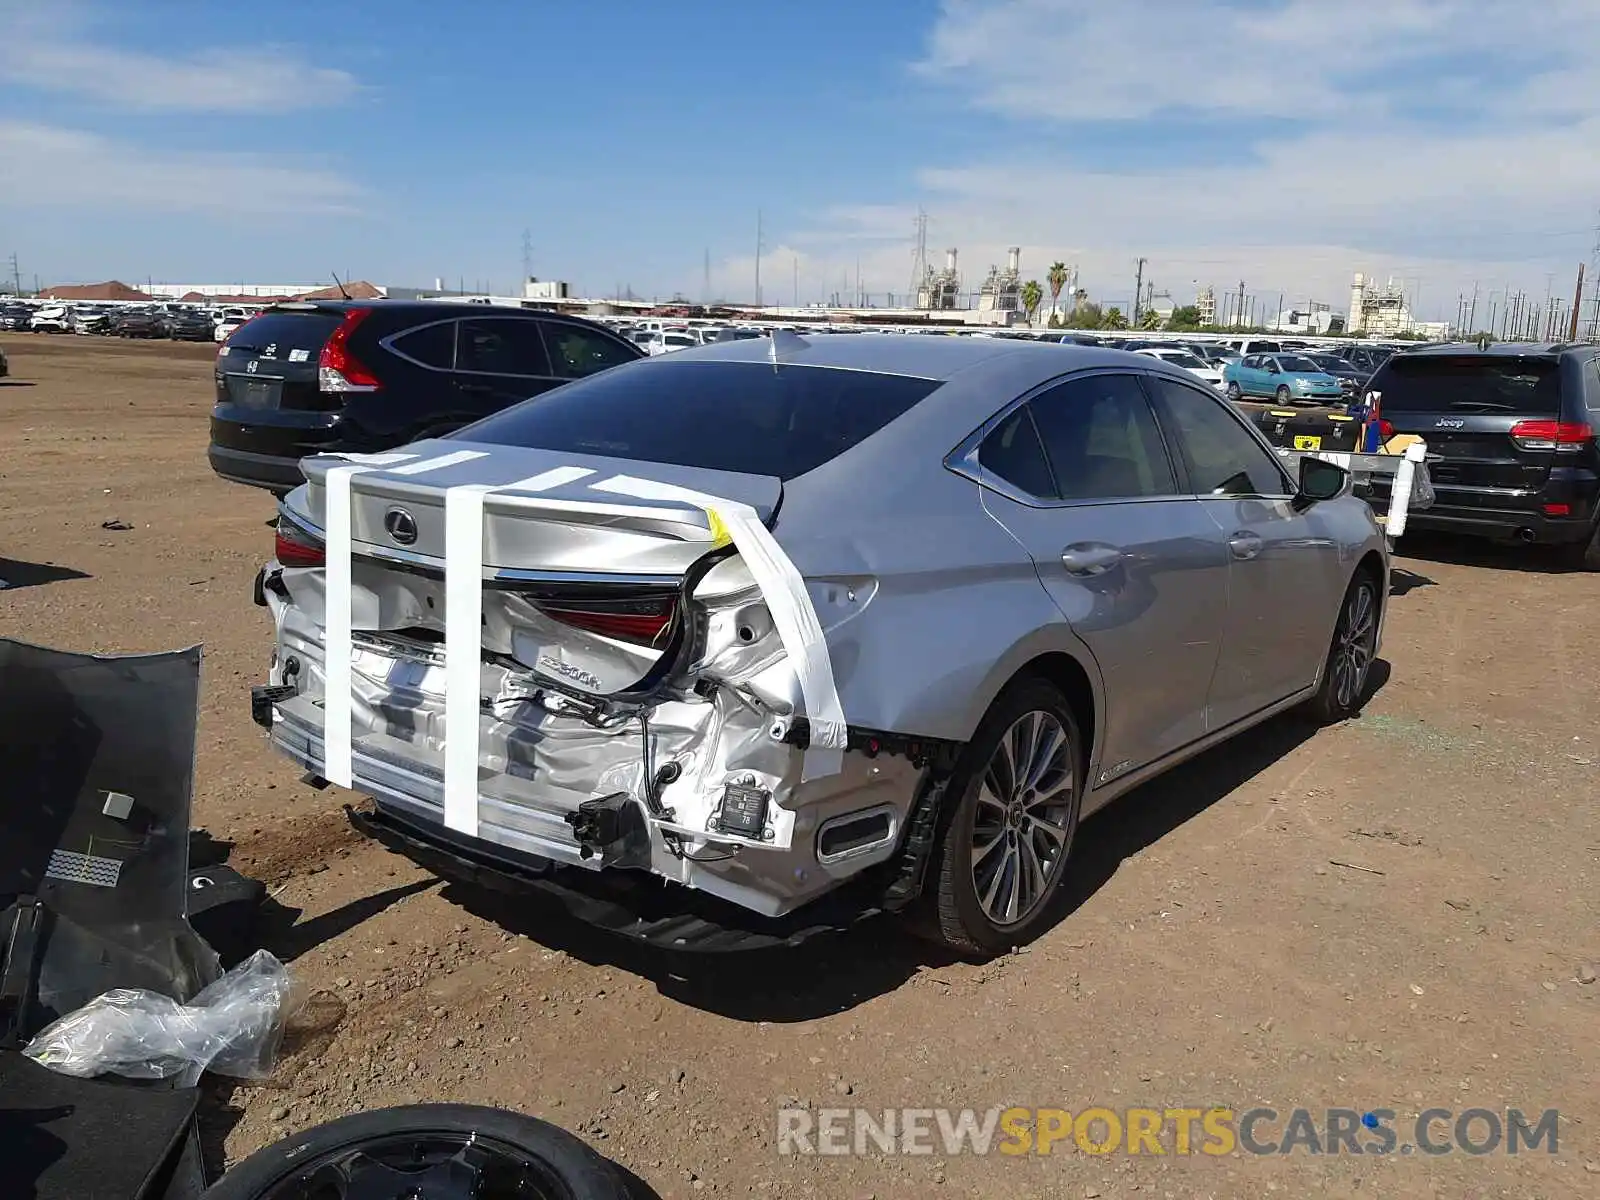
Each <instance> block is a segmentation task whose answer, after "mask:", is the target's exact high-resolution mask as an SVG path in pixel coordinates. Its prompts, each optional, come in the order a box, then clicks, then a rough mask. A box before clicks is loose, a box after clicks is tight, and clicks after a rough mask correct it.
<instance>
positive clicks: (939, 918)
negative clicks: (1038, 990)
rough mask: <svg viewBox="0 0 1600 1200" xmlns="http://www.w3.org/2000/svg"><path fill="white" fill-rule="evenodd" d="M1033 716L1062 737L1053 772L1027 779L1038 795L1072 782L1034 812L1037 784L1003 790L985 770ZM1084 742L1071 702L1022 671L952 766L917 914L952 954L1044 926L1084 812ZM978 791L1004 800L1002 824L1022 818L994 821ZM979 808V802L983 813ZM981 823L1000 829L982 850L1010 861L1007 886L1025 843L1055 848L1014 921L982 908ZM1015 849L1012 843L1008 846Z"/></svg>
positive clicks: (996, 946)
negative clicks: (978, 872)
mask: <svg viewBox="0 0 1600 1200" xmlns="http://www.w3.org/2000/svg"><path fill="white" fill-rule="evenodd" d="M1030 714H1033V715H1034V716H1035V717H1036V718H1043V719H1044V720H1045V721H1046V722H1053V730H1054V731H1056V732H1059V733H1060V734H1061V735H1062V737H1063V739H1064V745H1063V746H1062V747H1061V749H1060V751H1059V754H1051V755H1050V756H1049V761H1050V762H1051V764H1053V765H1052V766H1051V767H1050V769H1049V770H1048V771H1045V772H1038V773H1035V774H1034V777H1033V783H1034V785H1035V786H1036V787H1037V790H1038V792H1039V793H1041V796H1040V797H1039V800H1040V801H1042V800H1043V799H1044V798H1045V796H1048V794H1049V790H1048V789H1046V788H1044V787H1038V786H1037V785H1041V784H1045V783H1047V782H1051V783H1057V784H1066V783H1068V782H1069V781H1070V789H1071V790H1070V795H1065V796H1064V797H1063V798H1062V799H1060V800H1057V801H1054V802H1052V803H1050V804H1049V805H1048V806H1046V805H1044V804H1042V803H1041V805H1040V807H1039V808H1038V809H1031V808H1028V807H1026V802H1027V797H1030V796H1033V795H1034V788H1026V789H1024V788H1022V787H1020V786H1018V787H1015V788H1014V789H1008V788H1007V786H1006V784H1007V781H1006V779H1005V778H1004V772H1001V773H1000V774H998V775H993V776H991V772H990V768H991V764H992V763H993V762H994V760H995V759H996V756H997V754H998V753H999V751H1000V748H1001V743H1002V740H1004V739H1006V738H1007V737H1008V735H1011V734H1013V731H1014V730H1015V729H1016V728H1017V726H1018V723H1019V722H1022V721H1023V720H1024V719H1025V718H1028V717H1029V716H1030ZM1045 728H1047V729H1049V728H1051V727H1050V726H1045ZM1052 736H1053V733H1052ZM1082 749H1083V743H1082V739H1081V737H1080V735H1079V732H1078V722H1077V719H1076V717H1075V716H1074V715H1073V712H1072V706H1071V705H1070V704H1069V703H1068V702H1067V699H1066V697H1064V696H1063V695H1062V694H1061V692H1060V690H1059V689H1057V688H1056V687H1055V686H1054V685H1053V684H1051V683H1049V682H1048V681H1046V680H1043V679H1039V678H1027V677H1024V678H1022V679H1019V680H1017V681H1016V682H1014V683H1012V684H1011V685H1010V686H1009V687H1007V688H1006V690H1005V691H1003V692H1001V694H1000V695H999V696H998V697H997V698H996V699H995V702H994V704H993V705H992V706H991V707H990V709H989V711H988V713H987V714H985V716H984V718H983V720H982V722H981V723H980V724H979V725H978V729H977V732H975V733H974V734H973V736H972V740H971V741H970V742H969V743H968V744H967V747H966V749H965V750H963V751H962V754H961V757H960V759H959V760H958V761H957V763H956V767H955V770H954V771H953V772H952V773H951V777H950V781H949V786H948V788H947V789H946V792H945V806H944V811H943V812H942V813H941V816H940V825H941V829H940V836H939V842H938V845H937V846H936V847H935V850H934V858H933V862H932V863H931V864H930V868H931V869H930V874H929V881H928V893H927V895H926V896H925V897H924V903H925V906H926V910H927V911H926V912H925V913H924V914H923V915H924V920H923V921H922V923H921V931H922V932H924V933H926V934H928V935H930V936H932V937H933V938H934V939H935V940H937V941H938V942H940V943H941V944H942V945H944V946H946V947H948V948H949V949H951V950H953V951H955V952H956V953H957V954H961V955H963V956H968V957H977V958H987V957H992V956H994V955H997V954H1003V953H1005V952H1006V951H1007V950H1010V949H1011V948H1012V947H1014V946H1019V945H1022V944H1024V943H1026V942H1028V941H1030V940H1032V939H1033V938H1035V937H1037V936H1038V935H1039V934H1040V933H1041V932H1042V931H1043V929H1044V927H1045V925H1046V924H1047V923H1048V922H1049V921H1050V919H1051V918H1052V917H1053V916H1054V912H1053V908H1054V906H1053V905H1052V904H1051V899H1052V898H1053V897H1054V896H1055V894H1056V893H1057V891H1058V890H1059V888H1060V884H1061V880H1062V878H1063V877H1064V875H1065V871H1066V863H1067V860H1068V858H1069V857H1070V855H1071V853H1072V842H1073V837H1074V835H1075V834H1076V832H1077V828H1078V816H1079V813H1080V812H1081V810H1082V803H1083V776H1084V766H1083V753H1082ZM1020 782H1021V781H1018V783H1020ZM1064 790H1065V789H1063V792H1064ZM980 792H982V793H985V794H986V795H987V796H994V795H995V794H996V793H999V799H1000V800H1002V801H1008V802H1009V806H1008V808H1007V810H1006V811H1007V812H1008V815H1007V817H1006V818H1005V822H1020V825H1018V826H1017V827H1013V825H1011V824H1006V823H1005V822H996V821H995V820H994V819H993V818H994V816H995V814H996V813H997V812H998V811H1000V809H999V807H998V806H997V805H995V804H992V803H989V802H988V801H987V800H986V801H985V802H984V803H983V804H981V805H980ZM980 807H982V808H983V814H982V815H980V811H979V810H980ZM980 824H981V826H982V827H984V828H986V829H995V830H998V832H997V833H996V835H995V840H994V841H992V842H990V846H991V847H993V848H992V849H990V851H989V854H990V855H993V854H995V853H998V854H999V855H1000V860H1001V863H1002V864H1003V863H1004V862H1006V861H1013V862H1014V866H1013V869H1012V871H1011V879H1012V885H1011V886H1012V887H1013V888H1015V887H1017V886H1018V884H1019V882H1020V877H1021V875H1022V874H1023V872H1024V869H1025V865H1026V860H1025V856H1028V855H1029V851H1030V847H1031V848H1033V849H1034V850H1035V851H1040V852H1048V850H1051V849H1053V850H1054V852H1055V853H1054V857H1053V858H1052V859H1051V861H1050V863H1049V865H1048V869H1047V870H1046V871H1045V873H1044V878H1043V882H1042V885H1041V884H1039V883H1038V882H1037V880H1038V877H1037V876H1030V878H1032V879H1033V880H1034V881H1035V882H1034V890H1035V892H1036V894H1037V898H1036V900H1035V901H1034V903H1032V904H1031V906H1029V907H1028V908H1027V909H1026V910H1025V911H1019V912H1018V915H1017V919H1015V920H1008V921H1005V922H998V921H996V920H995V919H993V918H992V917H991V916H990V915H989V914H988V913H986V912H985V911H984V901H983V899H982V898H981V897H980V895H979V884H978V881H977V879H976V877H975V875H974V870H973V860H974V854H973V851H974V848H975V838H976V837H977V836H978V830H979V828H980ZM1007 839H1009V840H1007ZM1013 847H1016V849H1015V850H1013ZM984 861H985V858H984V856H983V855H982V854H980V855H979V862H980V864H982V863H983V862H984ZM1003 871H1004V866H1003V865H1002V866H1000V867H998V868H997V870H996V876H995V877H998V875H999V873H1001V872H1003ZM999 886H1000V889H1001V891H1000V894H999V895H998V896H996V895H994V893H993V891H992V890H991V896H993V898H994V900H993V901H992V902H994V901H998V899H1000V898H1001V897H1002V896H1004V895H1005V894H1006V892H1005V885H1004V883H1001V884H1000V885H999Z"/></svg>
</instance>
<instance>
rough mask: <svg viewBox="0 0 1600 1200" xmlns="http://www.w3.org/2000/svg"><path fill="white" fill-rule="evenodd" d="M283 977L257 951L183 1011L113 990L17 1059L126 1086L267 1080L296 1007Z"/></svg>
mask: <svg viewBox="0 0 1600 1200" xmlns="http://www.w3.org/2000/svg"><path fill="white" fill-rule="evenodd" d="M294 992H295V988H294V983H293V980H292V979H291V978H290V976H289V969H288V968H287V967H285V966H284V965H283V964H282V963H281V962H279V961H278V960H277V959H276V958H275V957H274V956H273V955H272V954H270V953H269V952H268V951H266V950H258V951H256V952H255V953H254V954H253V955H251V956H250V957H249V958H247V959H246V960H245V961H244V962H242V963H240V964H239V965H238V966H236V967H234V968H233V970H231V971H229V972H227V974H225V975H223V976H222V978H221V979H219V980H217V981H216V982H215V983H213V984H211V985H210V986H209V987H206V988H203V989H202V990H201V991H200V992H199V993H198V994H197V995H196V996H195V997H194V999H193V1000H191V1001H189V1003H187V1004H179V1003H178V1002H177V1001H176V1000H173V999H171V998H170V997H167V996H163V995H161V994H160V993H158V992H151V991H145V990H142V989H136V988H116V989H113V990H112V991H109V992H105V993H102V994H101V995H99V996H96V997H95V998H94V999H93V1000H91V1001H89V1003H88V1004H85V1005H84V1006H83V1007H82V1008H80V1009H78V1010H76V1011H75V1012H71V1013H68V1014H67V1015H66V1016H64V1017H62V1018H60V1019H59V1020H57V1021H53V1022H51V1023H50V1024H49V1025H48V1026H46V1027H45V1028H44V1029H42V1030H41V1031H40V1032H39V1034H38V1036H36V1037H35V1038H34V1039H33V1040H32V1041H31V1042H29V1043H28V1045H27V1046H26V1048H24V1050H23V1053H24V1054H26V1055H27V1056H28V1057H29V1058H31V1059H33V1060H34V1061H35V1062H37V1063H39V1064H41V1065H42V1066H46V1067H49V1068H50V1069H51V1070H52V1071H60V1072H61V1073H62V1074H63V1075H76V1076H78V1077H80V1078H85V1079H87V1078H92V1077H93V1076H96V1075H108V1074H109V1075H123V1076H126V1077H128V1078H130V1079H169V1078H172V1077H174V1076H181V1077H182V1082H183V1083H185V1084H193V1083H195V1082H197V1081H198V1080H199V1078H200V1074H201V1072H203V1071H207V1070H209V1071H212V1072H215V1073H216V1074H218V1075H229V1076H233V1077H234V1078H237V1079H264V1078H266V1077H267V1076H268V1075H270V1074H271V1073H272V1068H273V1066H274V1064H275V1062H276V1061H277V1057H278V1050H279V1047H280V1046H281V1045H282V1043H283V1031H284V1026H285V1025H286V1024H287V1023H288V1020H289V1018H290V1016H292V1015H293V1009H294V1007H295V997H294Z"/></svg>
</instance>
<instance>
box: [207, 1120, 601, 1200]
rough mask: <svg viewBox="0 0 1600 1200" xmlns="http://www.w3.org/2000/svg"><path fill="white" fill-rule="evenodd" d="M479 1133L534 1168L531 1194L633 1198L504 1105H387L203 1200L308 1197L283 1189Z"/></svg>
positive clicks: (229, 1176)
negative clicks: (354, 1160)
mask: <svg viewBox="0 0 1600 1200" xmlns="http://www.w3.org/2000/svg"><path fill="white" fill-rule="evenodd" d="M474 1136H475V1137H476V1138H477V1142H476V1143H475V1145H476V1146H478V1147H486V1148H488V1149H490V1150H501V1149H509V1150H510V1151H512V1152H516V1153H519V1154H520V1156H521V1157H522V1158H524V1159H526V1160H528V1161H529V1162H531V1163H532V1164H534V1166H535V1169H536V1170H537V1171H538V1172H539V1176H538V1178H537V1180H536V1182H537V1184H538V1185H539V1186H540V1189H541V1190H534V1191H531V1192H529V1193H528V1195H530V1196H547V1197H550V1200H629V1194H630V1193H629V1190H628V1187H627V1186H626V1184H624V1182H623V1179H622V1175H621V1174H620V1173H619V1172H618V1171H617V1170H615V1169H614V1168H613V1167H612V1166H611V1164H610V1163H608V1162H607V1161H606V1160H605V1159H603V1158H601V1157H600V1156H599V1155H598V1154H596V1153H595V1152H594V1151H593V1150H591V1149H589V1147H588V1146H586V1145H585V1144H584V1143H583V1142H581V1141H580V1140H578V1139H577V1138H576V1137H574V1136H573V1135H572V1134H570V1133H568V1132H567V1131H566V1130H564V1129H558V1128H557V1127H556V1126H554V1125H551V1124H549V1123H548V1122H545V1121H540V1120H537V1119H535V1118H533V1117H526V1116H523V1115H522V1114H521V1113H514V1112H509V1111H507V1110H506V1109H503V1108H482V1107H479V1106H477V1105H471V1104H411V1105H406V1106H404V1107H401V1108H380V1109H376V1110H374V1111H372V1112H363V1113H355V1114H354V1115H352V1116H348V1117H340V1118H339V1119H338V1120H337V1121H329V1122H328V1123H327V1124H325V1125H316V1126H313V1127H312V1128H310V1129H307V1130H305V1131H304V1132H302V1133H297V1134H295V1135H294V1136H293V1137H288V1138H285V1139H283V1141H281V1142H277V1143H274V1144H273V1145H271V1146H267V1147H266V1148H264V1149H262V1150H258V1151H256V1152H255V1153H254V1154H252V1155H251V1156H250V1157H249V1158H247V1159H245V1160H244V1161H243V1162H241V1163H240V1164H239V1165H238V1166H236V1167H234V1168H233V1170H231V1171H229V1172H227V1173H226V1174H225V1175H223V1177H222V1178H221V1179H219V1180H217V1182H216V1183H214V1184H213V1185H212V1186H211V1187H210V1188H208V1189H207V1190H206V1192H205V1194H204V1196H202V1198H201V1200H276V1197H278V1196H280V1195H281V1196H282V1197H284V1200H287V1198H288V1197H291V1196H300V1195H304V1194H308V1193H305V1192H303V1191H293V1190H283V1189H286V1185H291V1186H292V1185H294V1184H295V1181H296V1180H300V1179H305V1178H307V1177H308V1175H309V1173H310V1172H312V1171H315V1170H316V1169H317V1168H318V1167H319V1166H323V1165H326V1164H329V1163H332V1162H336V1161H338V1160H339V1159H341V1158H343V1157H347V1156H349V1155H350V1154H352V1153H353V1152H355V1151H356V1150H358V1149H364V1150H365V1151H366V1152H367V1153H368V1154H372V1153H374V1151H376V1150H377V1149H378V1147H379V1146H380V1145H382V1146H386V1147H388V1148H391V1149H400V1148H403V1147H406V1146H408V1145H409V1144H410V1143H413V1142H415V1143H419V1144H421V1143H425V1142H427V1141H429V1140H430V1139H432V1140H436V1141H444V1140H448V1141H450V1142H452V1143H456V1144H459V1145H461V1146H464V1145H465V1144H466V1142H467V1140H468V1138H469V1137H474ZM400 1161H402V1162H404V1161H405V1160H404V1158H401V1159H400ZM315 1194H316V1195H318V1196H321V1195H323V1193H322V1192H321V1191H318V1192H316V1193H315ZM332 1194H333V1195H337V1194H338V1193H332ZM358 1194H359V1193H358ZM385 1194H387V1193H385ZM396 1194H403V1193H396ZM463 1194H468V1193H463ZM519 1194H520V1193H519Z"/></svg>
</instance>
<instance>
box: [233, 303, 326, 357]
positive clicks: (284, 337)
mask: <svg viewBox="0 0 1600 1200" xmlns="http://www.w3.org/2000/svg"><path fill="white" fill-rule="evenodd" d="M341 320H342V318H341V317H340V316H339V314H338V313H331V312H269V313H262V314H261V315H260V316H259V317H254V318H252V319H251V320H248V321H246V322H245V323H244V324H243V325H241V326H239V328H238V329H236V330H235V331H234V334H233V337H232V338H231V339H230V340H229V342H228V345H229V347H230V348H232V349H236V350H240V349H242V350H255V351H262V350H265V349H266V348H267V347H268V346H275V347H276V349H275V350H274V351H273V354H274V356H275V357H278V358H284V357H287V356H288V354H289V351H291V350H305V351H307V352H308V353H309V355H310V356H311V357H312V358H313V359H314V358H316V357H317V355H319V354H321V353H322V345H323V343H324V342H326V341H327V340H328V336H329V335H330V334H331V333H332V332H333V331H334V330H335V329H337V328H339V322H340V321H341Z"/></svg>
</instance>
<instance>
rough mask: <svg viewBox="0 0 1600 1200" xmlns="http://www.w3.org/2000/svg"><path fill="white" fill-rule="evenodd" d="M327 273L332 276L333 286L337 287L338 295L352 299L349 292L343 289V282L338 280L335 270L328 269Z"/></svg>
mask: <svg viewBox="0 0 1600 1200" xmlns="http://www.w3.org/2000/svg"><path fill="white" fill-rule="evenodd" d="M328 274H329V275H332V276H333V286H334V287H336V288H338V289H339V295H341V296H343V297H344V298H345V299H346V300H351V299H354V297H353V296H351V295H350V293H349V292H347V291H345V290H344V284H342V283H340V282H339V276H338V274H337V272H334V271H329V272H328Z"/></svg>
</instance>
